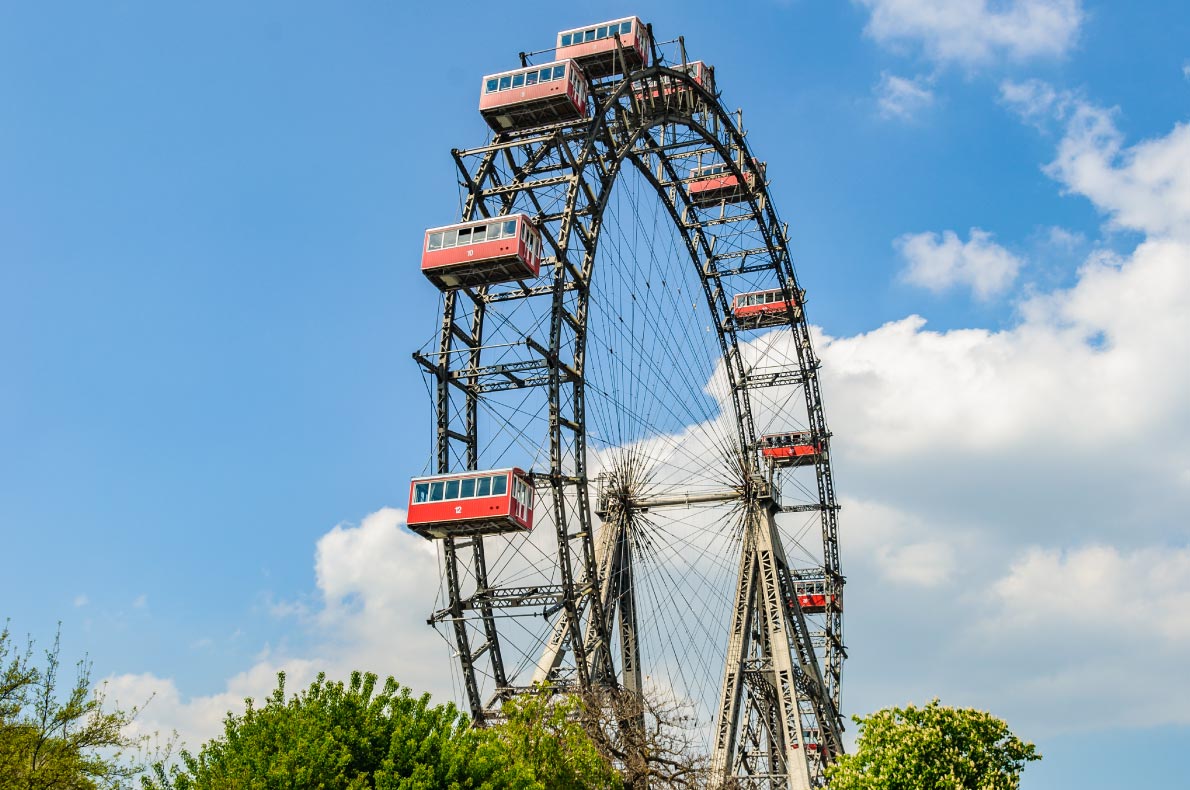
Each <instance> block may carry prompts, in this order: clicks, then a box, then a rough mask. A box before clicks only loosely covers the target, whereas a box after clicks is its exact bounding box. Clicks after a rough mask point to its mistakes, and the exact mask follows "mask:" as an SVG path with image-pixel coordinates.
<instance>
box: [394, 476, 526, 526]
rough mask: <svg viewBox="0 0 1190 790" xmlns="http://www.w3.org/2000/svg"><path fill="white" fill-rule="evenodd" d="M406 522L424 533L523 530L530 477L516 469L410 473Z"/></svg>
mask: <svg viewBox="0 0 1190 790" xmlns="http://www.w3.org/2000/svg"><path fill="white" fill-rule="evenodd" d="M407 523H408V524H409V529H411V530H413V531H414V532H416V533H417V534H418V535H421V536H422V537H423V538H445V537H451V536H455V535H494V534H497V533H500V532H528V531H529V530H531V529H533V482H532V480H530V478H529V475H527V474H525V473H524V472H523V471H521V470H520V469H497V470H492V471H486V472H466V473H460V474H450V475H435V476H433V477H415V478H414V479H413V481H412V482H411V483H410V484H409V519H408V522H407Z"/></svg>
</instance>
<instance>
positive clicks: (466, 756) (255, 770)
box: [143, 672, 617, 790]
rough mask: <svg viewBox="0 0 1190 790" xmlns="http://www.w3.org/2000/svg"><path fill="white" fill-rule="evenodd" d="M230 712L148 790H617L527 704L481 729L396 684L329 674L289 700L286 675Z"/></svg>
mask: <svg viewBox="0 0 1190 790" xmlns="http://www.w3.org/2000/svg"><path fill="white" fill-rule="evenodd" d="M247 703H248V704H247V709H246V710H245V711H244V713H243V714H242V715H234V714H229V715H228V716H227V718H226V719H225V721H224V731H223V735H222V736H221V737H219V738H215V739H213V740H211V741H209V742H207V743H206V744H205V745H203V747H202V748H201V749H200V750H199V752H198V753H197V754H193V753H190V752H187V751H182V752H181V753H180V764H179V765H175V766H173V767H169V768H167V767H166V766H165V765H162V764H158V765H157V766H156V767H155V769H154V772H153V775H152V776H151V777H147V778H145V779H144V780H143V787H144V788H145V790H166V789H167V788H172V790H224V788H231V787H234V788H242V789H243V790H273V789H274V788H277V789H279V788H287V789H288V788H292V787H310V788H322V790H365V788H366V789H368V790H371V789H372V788H375V790H422V789H423V788H424V789H426V790H429V789H430V788H459V790H464V789H466V788H493V789H494V788H520V789H522V790H554V788H559V789H561V790H566V789H567V788H602V787H615V786H616V782H617V779H616V776H615V773H614V771H613V770H612V769H611V767H610V766H609V765H608V764H607V763H606V761H604V760H603V759H602V758H601V757H600V755H599V753H598V752H597V751H596V750H595V748H594V746H593V744H592V743H591V742H590V740H589V739H587V737H586V734H585V732H584V731H583V730H582V728H581V726H579V725H578V724H576V723H574V722H573V721H572V720H571V719H570V717H569V716H568V710H567V709H566V707H565V705H564V704H562V705H558V704H551V703H550V702H548V701H547V700H545V699H544V698H537V697H526V698H522V699H518V700H516V701H515V702H510V703H508V704H507V705H506V706H505V716H506V722H505V723H504V724H502V725H500V726H498V727H492V728H488V729H476V728H473V727H471V726H470V723H469V722H468V720H467V717H466V716H464V715H463V714H462V713H460V712H459V711H458V709H457V708H456V707H455V706H454V705H453V704H450V703H448V704H445V705H431V704H430V696H429V695H428V694H424V695H422V696H420V697H414V696H412V694H411V693H410V691H409V689H406V688H402V687H401V686H400V685H399V684H398V683H397V682H396V681H395V680H393V679H392V678H388V679H387V680H386V681H385V683H384V685H383V686H382V687H380V688H379V689H377V677H376V676H375V675H372V674H362V673H359V672H355V673H353V674H352V675H351V679H350V682H349V683H346V684H344V683H342V682H332V681H328V680H327V679H326V677H325V676H324V675H319V677H318V679H317V680H315V681H314V682H313V683H312V684H311V685H310V687H309V688H308V689H306V690H304V691H302V692H301V693H299V694H296V695H294V696H292V697H290V698H287V697H286V693H285V676H284V673H282V674H280V675H279V676H278V683H277V688H276V690H275V691H274V692H273V693H272V695H270V696H269V697H268V698H267V699H266V700H265V703H264V705H263V706H260V707H258V706H256V705H255V704H254V703H253V701H252V700H248V701H247Z"/></svg>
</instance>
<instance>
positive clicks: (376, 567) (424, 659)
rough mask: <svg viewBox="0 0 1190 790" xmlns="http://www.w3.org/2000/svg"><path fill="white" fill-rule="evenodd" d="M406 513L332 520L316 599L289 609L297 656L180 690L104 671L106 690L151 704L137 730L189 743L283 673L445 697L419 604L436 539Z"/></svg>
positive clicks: (428, 591)
mask: <svg viewBox="0 0 1190 790" xmlns="http://www.w3.org/2000/svg"><path fill="white" fill-rule="evenodd" d="M404 524H405V513H404V511H402V510H398V509H395V508H383V509H381V510H378V511H376V512H375V513H372V514H371V515H369V516H367V517H366V518H364V519H363V521H361V522H360V523H359V524H358V525H344V524H340V525H337V526H335V527H334V528H332V529H331V530H330V531H329V532H327V533H326V534H325V535H323V536H322V538H320V539H319V541H318V544H317V546H316V548H315V561H314V571H315V580H316V584H317V590H318V603H317V606H315V607H314V608H313V610H311V609H310V608H309V607H289V608H286V609H285V610H284V611H285V614H287V615H294V616H299V617H301V622H300V623H299V627H300V628H301V629H303V630H304V632H305V636H306V637H307V639H308V640H309V641H310V642H311V643H312V647H311V648H309V649H308V650H307V651H305V654H304V655H285V654H274V653H273V652H272V651H269V650H266V651H265V652H264V653H263V654H262V655H261V656H260V657H259V658H258V660H257V662H256V663H255V664H253V665H252V666H251V667H249V668H248V669H246V670H245V671H243V672H241V673H239V674H237V675H235V676H234V677H232V678H231V679H230V680H228V681H227V684H226V687H225V688H224V689H222V690H221V691H218V692H216V693H213V694H196V695H191V696H187V695H186V694H184V693H183V692H182V691H181V690H180V689H179V687H178V685H177V683H176V681H175V680H174V679H172V678H167V677H160V676H158V675H155V674H152V673H145V674H125V675H117V676H113V677H110V678H107V679H106V681H105V683H106V684H107V689H108V693H109V695H110V697H111V698H112V699H113V700H116V701H118V702H119V703H120V704H122V705H125V706H132V705H139V704H141V703H143V702H145V701H146V700H148V699H150V697H152V701H151V702H150V703H149V705H148V706H147V707H146V708H145V710H144V712H143V713H142V714H141V716H140V717H138V720H137V721H138V727H140V728H141V729H142V731H144V732H163V733H169V732H171V731H177V732H178V734H179V736H180V738H181V739H182V740H183V742H184V743H186V744H188V745H189V746H190V747H192V748H196V747H197V746H198V745H199V744H201V743H202V742H203V741H205V740H207V739H209V738H211V737H213V736H215V735H217V734H218V733H219V731H220V729H221V723H222V720H223V717H224V716H225V715H226V714H227V712H228V711H230V710H241V709H242V708H243V704H244V699H245V698H246V697H253V698H255V699H260V698H262V697H264V696H266V695H267V694H268V693H269V692H270V691H272V689H273V688H275V686H276V681H277V673H278V672H279V671H284V672H285V673H286V676H287V678H288V680H287V683H288V686H289V688H291V689H294V690H296V689H298V688H300V687H301V686H303V685H305V684H307V683H309V682H310V681H311V680H312V679H313V678H314V676H315V674H317V673H318V672H320V671H325V672H327V673H328V675H330V676H331V677H340V678H341V677H346V676H347V675H348V674H349V673H350V672H351V671H353V670H356V669H360V670H369V671H373V672H377V673H387V674H392V675H393V676H394V677H396V678H397V680H398V681H400V682H401V683H403V684H406V685H408V686H410V687H411V688H414V689H416V690H418V691H419V692H420V691H429V692H431V693H433V694H434V695H435V696H436V697H444V698H450V695H451V688H450V673H449V672H448V671H444V669H443V658H444V656H445V655H446V651H445V649H444V646H443V642H442V641H441V639H440V638H439V637H438V636H437V634H436V632H434V631H433V630H432V629H430V628H429V627H428V626H427V625H426V609H427V606H428V605H429V602H430V601H431V600H432V598H433V595H434V591H435V590H436V589H437V588H438V584H439V574H438V558H437V556H436V553H435V548H434V545H433V544H431V543H430V542H428V541H426V540H424V539H422V538H420V537H417V536H416V535H413V534H412V533H410V532H408V531H407V530H405V529H403V526H404Z"/></svg>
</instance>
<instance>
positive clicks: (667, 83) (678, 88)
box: [634, 60, 715, 99]
mask: <svg viewBox="0 0 1190 790" xmlns="http://www.w3.org/2000/svg"><path fill="white" fill-rule="evenodd" d="M673 70H674V71H680V72H683V73H685V74H689V75H690V78H691V79H693V80H694V81H695V82H696V83H698V84H699V85H700V86H702V87H703V88H704V89H706V90H707V92H709V93H710V94H711V95H712V96H713V95H714V94H715V67H714V66H708V65H707V64H705V63H703V62H702V61H701V60H696V61H694V62H693V63H687V64H686V65H685V66H683V65H681V64H680V63H679V64H678V65H676V66H674V67H673ZM657 82H660V84H661V87H660V89H658V87H657ZM657 82H654V81H653V80H652V79H650V80H646V81H642V82H638V83H635V85H634V87H635V88H636V90H635V93H636V98H637V99H645V98H648V97H652V98H653V99H657V98H659V97H661V96H665V97H666V98H668V97H670V96H672V95H674V94H675V93H677V94H680V95H683V94H689V93H691V91H690V89H689V88H688V87H687V86H686V84H685V83H683V82H678V81H677V80H675V79H674V78H673V77H670V76H669V75H668V74H662V75H661V76H659V77H658V78H657Z"/></svg>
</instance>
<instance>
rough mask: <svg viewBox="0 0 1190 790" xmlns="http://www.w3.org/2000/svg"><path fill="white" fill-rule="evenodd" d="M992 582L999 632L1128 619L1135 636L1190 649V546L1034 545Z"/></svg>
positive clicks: (1087, 627) (1094, 629)
mask: <svg viewBox="0 0 1190 790" xmlns="http://www.w3.org/2000/svg"><path fill="white" fill-rule="evenodd" d="M991 589H992V593H993V595H994V600H995V602H996V603H997V605H998V611H997V613H996V620H995V628H996V629H997V630H998V631H1000V632H1006V631H1007V632H1020V631H1026V632H1028V631H1036V630H1037V629H1048V628H1052V627H1054V625H1055V624H1058V623H1061V624H1062V625H1063V628H1064V630H1075V631H1079V632H1082V633H1083V634H1084V635H1085V636H1087V637H1091V636H1094V635H1096V634H1099V633H1100V632H1101V630H1102V628H1103V626H1104V623H1105V622H1115V623H1125V622H1126V623H1127V624H1128V631H1129V634H1130V636H1131V637H1132V638H1133V639H1144V640H1145V641H1146V642H1147V643H1148V644H1149V645H1150V646H1151V647H1153V648H1160V647H1162V646H1163V645H1170V644H1173V645H1177V646H1179V647H1181V648H1182V649H1185V650H1186V651H1187V652H1190V548H1185V547H1183V548H1160V549H1159V548H1154V547H1147V548H1143V549H1138V550H1135V551H1129V552H1121V551H1120V550H1119V549H1117V548H1115V547H1112V546H1106V545H1091V546H1086V547H1083V548H1080V549H1075V550H1071V551H1061V550H1057V549H1042V548H1039V547H1033V548H1031V549H1029V550H1028V551H1027V552H1025V554H1024V555H1023V556H1022V557H1020V558H1019V559H1018V560H1017V561H1016V562H1014V563H1013V565H1012V567H1011V568H1010V569H1009V572H1008V574H1007V575H1005V576H1004V577H1003V578H1001V579H999V580H998V581H996V582H995V584H994V585H993V586H992V588H991Z"/></svg>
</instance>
